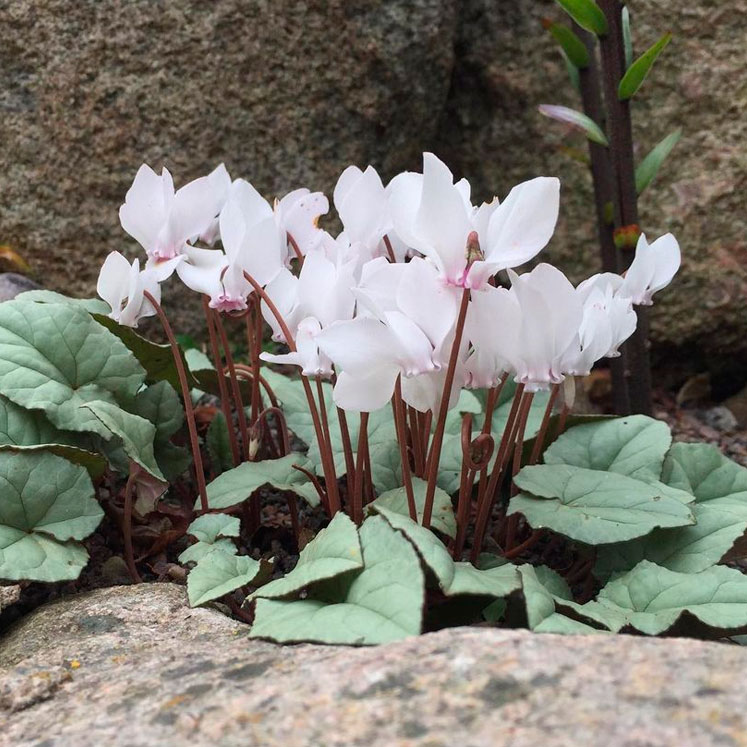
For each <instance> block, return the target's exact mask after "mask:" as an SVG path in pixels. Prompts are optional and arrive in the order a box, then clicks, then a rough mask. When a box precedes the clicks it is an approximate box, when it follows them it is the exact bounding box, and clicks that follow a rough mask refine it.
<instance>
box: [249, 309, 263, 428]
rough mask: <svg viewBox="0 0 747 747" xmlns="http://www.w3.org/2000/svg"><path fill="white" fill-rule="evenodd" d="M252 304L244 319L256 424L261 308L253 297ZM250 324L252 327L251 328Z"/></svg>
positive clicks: (260, 405) (259, 398)
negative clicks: (250, 357) (249, 356)
mask: <svg viewBox="0 0 747 747" xmlns="http://www.w3.org/2000/svg"><path fill="white" fill-rule="evenodd" d="M254 301H255V302H254V303H253V304H252V308H253V313H252V314H249V315H247V317H246V330H247V341H248V342H249V350H250V352H251V356H252V421H251V422H252V423H256V422H257V418H258V417H259V411H260V408H261V407H262V398H261V396H260V392H259V377H260V373H259V370H260V359H259V356H260V354H261V353H262V308H261V303H260V301H259V298H257V297H256V296H255V297H254ZM252 322H254V326H253V327H252Z"/></svg>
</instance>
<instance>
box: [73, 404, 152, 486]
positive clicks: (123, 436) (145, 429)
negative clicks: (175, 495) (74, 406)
mask: <svg viewBox="0 0 747 747" xmlns="http://www.w3.org/2000/svg"><path fill="white" fill-rule="evenodd" d="M85 407H86V408H87V409H89V410H90V411H91V412H92V413H93V414H94V415H95V416H96V417H97V418H98V419H99V420H100V421H101V422H102V423H103V424H104V425H105V426H106V427H107V428H108V429H109V431H111V432H112V433H113V434H114V435H115V436H117V437H118V438H119V439H120V440H121V441H122V447H123V448H124V450H125V453H126V454H127V456H128V457H129V458H130V459H132V460H133V461H134V462H136V463H137V464H139V465H140V466H141V467H142V468H143V469H144V470H145V471H146V472H148V473H150V474H151V475H153V477H155V478H157V479H158V480H161V481H163V482H165V478H164V476H163V473H162V472H161V470H160V468H159V466H158V464H157V463H156V457H155V454H154V453H153V440H154V439H155V436H156V427H155V426H154V425H153V423H151V422H150V421H149V420H146V419H145V418H141V417H140V416H139V415H133V414H132V413H129V412H126V411H125V410H123V409H122V408H121V407H118V406H117V405H112V404H111V403H109V402H103V401H101V402H88V403H86V405H85Z"/></svg>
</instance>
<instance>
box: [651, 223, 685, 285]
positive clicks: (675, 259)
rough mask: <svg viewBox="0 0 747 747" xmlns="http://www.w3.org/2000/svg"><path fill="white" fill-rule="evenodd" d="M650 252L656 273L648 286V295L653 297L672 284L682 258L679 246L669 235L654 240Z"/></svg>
mask: <svg viewBox="0 0 747 747" xmlns="http://www.w3.org/2000/svg"><path fill="white" fill-rule="evenodd" d="M650 250H651V252H652V254H653V255H654V260H655V262H656V271H655V272H654V276H653V278H652V279H651V283H650V286H649V293H650V295H653V294H654V293H656V291H659V290H661V289H662V288H666V286H668V285H669V283H671V282H672V278H673V277H674V276H675V274H676V273H677V270H679V269H680V263H681V261H682V256H681V254H680V245H679V244H678V243H677V239H675V238H674V236H673V235H672V234H671V233H668V234H665V235H664V236H660V237H659V238H658V239H656V241H654V243H653V244H651V247H650Z"/></svg>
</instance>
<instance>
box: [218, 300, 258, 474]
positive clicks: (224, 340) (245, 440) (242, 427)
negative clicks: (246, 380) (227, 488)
mask: <svg viewBox="0 0 747 747" xmlns="http://www.w3.org/2000/svg"><path fill="white" fill-rule="evenodd" d="M213 319H214V320H215V328H216V329H217V330H218V335H219V336H220V341H221V345H222V346H223V353H224V355H225V356H226V366H227V367H228V378H229V380H230V382H231V390H232V391H233V404H234V407H235V408H236V417H237V418H238V421H239V431H240V432H241V443H242V445H243V449H244V459H245V460H246V461H249V460H250V459H251V448H250V444H249V430H248V428H247V425H246V413H245V412H244V402H243V400H242V398H241V387H240V386H239V379H238V377H237V376H236V367H235V366H234V363H233V355H232V354H231V346H230V345H229V343H228V335H226V330H225V327H224V326H223V321H222V320H221V318H220V313H219V312H217V311H214V312H213Z"/></svg>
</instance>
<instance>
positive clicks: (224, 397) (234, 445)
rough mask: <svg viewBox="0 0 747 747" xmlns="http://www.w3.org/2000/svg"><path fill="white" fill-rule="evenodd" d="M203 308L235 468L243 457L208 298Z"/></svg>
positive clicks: (203, 301)
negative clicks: (240, 451) (232, 415)
mask: <svg viewBox="0 0 747 747" xmlns="http://www.w3.org/2000/svg"><path fill="white" fill-rule="evenodd" d="M202 308H203V311H204V312H205V322H206V324H207V329H208V337H209V338H210V352H211V354H212V356H213V365H214V366H215V371H216V373H217V374H218V391H219V392H220V407H221V410H222V411H223V416H224V417H225V418H226V428H228V441H229V444H230V447H231V459H232V460H233V466H234V467H236V466H238V464H239V462H240V461H241V455H240V454H239V444H238V442H237V440H236V431H235V430H234V429H233V418H232V417H231V400H230V399H229V397H228V387H227V386H226V377H225V373H224V371H223V360H222V358H221V354H220V348H219V347H218V338H217V337H216V335H215V326H214V324H213V315H212V311H211V309H210V305H209V302H208V297H207V296H203V297H202Z"/></svg>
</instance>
